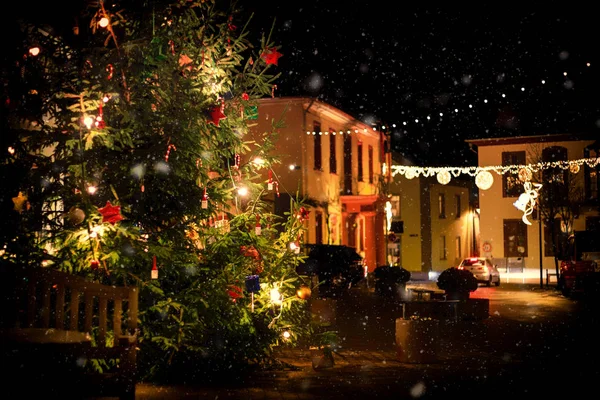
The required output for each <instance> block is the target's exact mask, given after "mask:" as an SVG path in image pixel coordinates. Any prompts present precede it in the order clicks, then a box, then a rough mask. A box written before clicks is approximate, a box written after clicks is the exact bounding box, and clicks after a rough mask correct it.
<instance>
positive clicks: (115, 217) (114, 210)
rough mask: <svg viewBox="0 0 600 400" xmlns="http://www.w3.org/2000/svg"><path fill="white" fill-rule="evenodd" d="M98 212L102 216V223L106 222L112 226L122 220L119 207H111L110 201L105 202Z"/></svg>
mask: <svg viewBox="0 0 600 400" xmlns="http://www.w3.org/2000/svg"><path fill="white" fill-rule="evenodd" d="M98 212H99V213H100V214H101V215H102V223H104V222H108V223H110V224H113V225H114V224H115V223H116V222H119V221H121V220H122V219H123V216H122V215H121V206H113V205H112V204H111V203H110V201H107V202H106V205H105V206H104V207H102V208H99V209H98Z"/></svg>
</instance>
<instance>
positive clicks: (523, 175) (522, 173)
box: [519, 168, 532, 182]
mask: <svg viewBox="0 0 600 400" xmlns="http://www.w3.org/2000/svg"><path fill="white" fill-rule="evenodd" d="M531 177H532V173H531V170H529V169H528V168H521V169H519V180H520V181H521V182H528V181H530V180H531Z"/></svg>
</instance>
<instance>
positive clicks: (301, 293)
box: [296, 285, 312, 300]
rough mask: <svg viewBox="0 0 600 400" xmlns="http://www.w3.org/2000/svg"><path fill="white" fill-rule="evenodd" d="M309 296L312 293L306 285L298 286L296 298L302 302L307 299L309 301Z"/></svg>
mask: <svg viewBox="0 0 600 400" xmlns="http://www.w3.org/2000/svg"><path fill="white" fill-rule="evenodd" d="M311 294H312V291H311V290H310V288H309V287H308V286H306V285H302V286H300V287H299V288H298V291H297V292H296V295H297V296H298V298H300V299H302V300H308V299H310V296H311Z"/></svg>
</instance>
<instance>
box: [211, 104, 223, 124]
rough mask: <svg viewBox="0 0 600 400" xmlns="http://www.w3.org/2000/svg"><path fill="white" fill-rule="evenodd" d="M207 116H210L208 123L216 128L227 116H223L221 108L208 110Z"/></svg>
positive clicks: (215, 107) (216, 107)
mask: <svg viewBox="0 0 600 400" xmlns="http://www.w3.org/2000/svg"><path fill="white" fill-rule="evenodd" d="M209 114H210V120H209V121H208V123H210V124H215V125H216V126H219V122H220V121H221V120H222V119H225V118H227V116H226V115H225V114H223V110H221V106H214V107H213V108H211V109H210V111H209Z"/></svg>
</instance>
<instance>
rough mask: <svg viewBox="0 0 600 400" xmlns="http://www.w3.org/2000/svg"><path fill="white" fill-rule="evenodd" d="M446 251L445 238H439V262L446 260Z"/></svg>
mask: <svg viewBox="0 0 600 400" xmlns="http://www.w3.org/2000/svg"><path fill="white" fill-rule="evenodd" d="M447 256H448V249H446V236H444V235H442V236H440V260H446V259H447Z"/></svg>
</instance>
